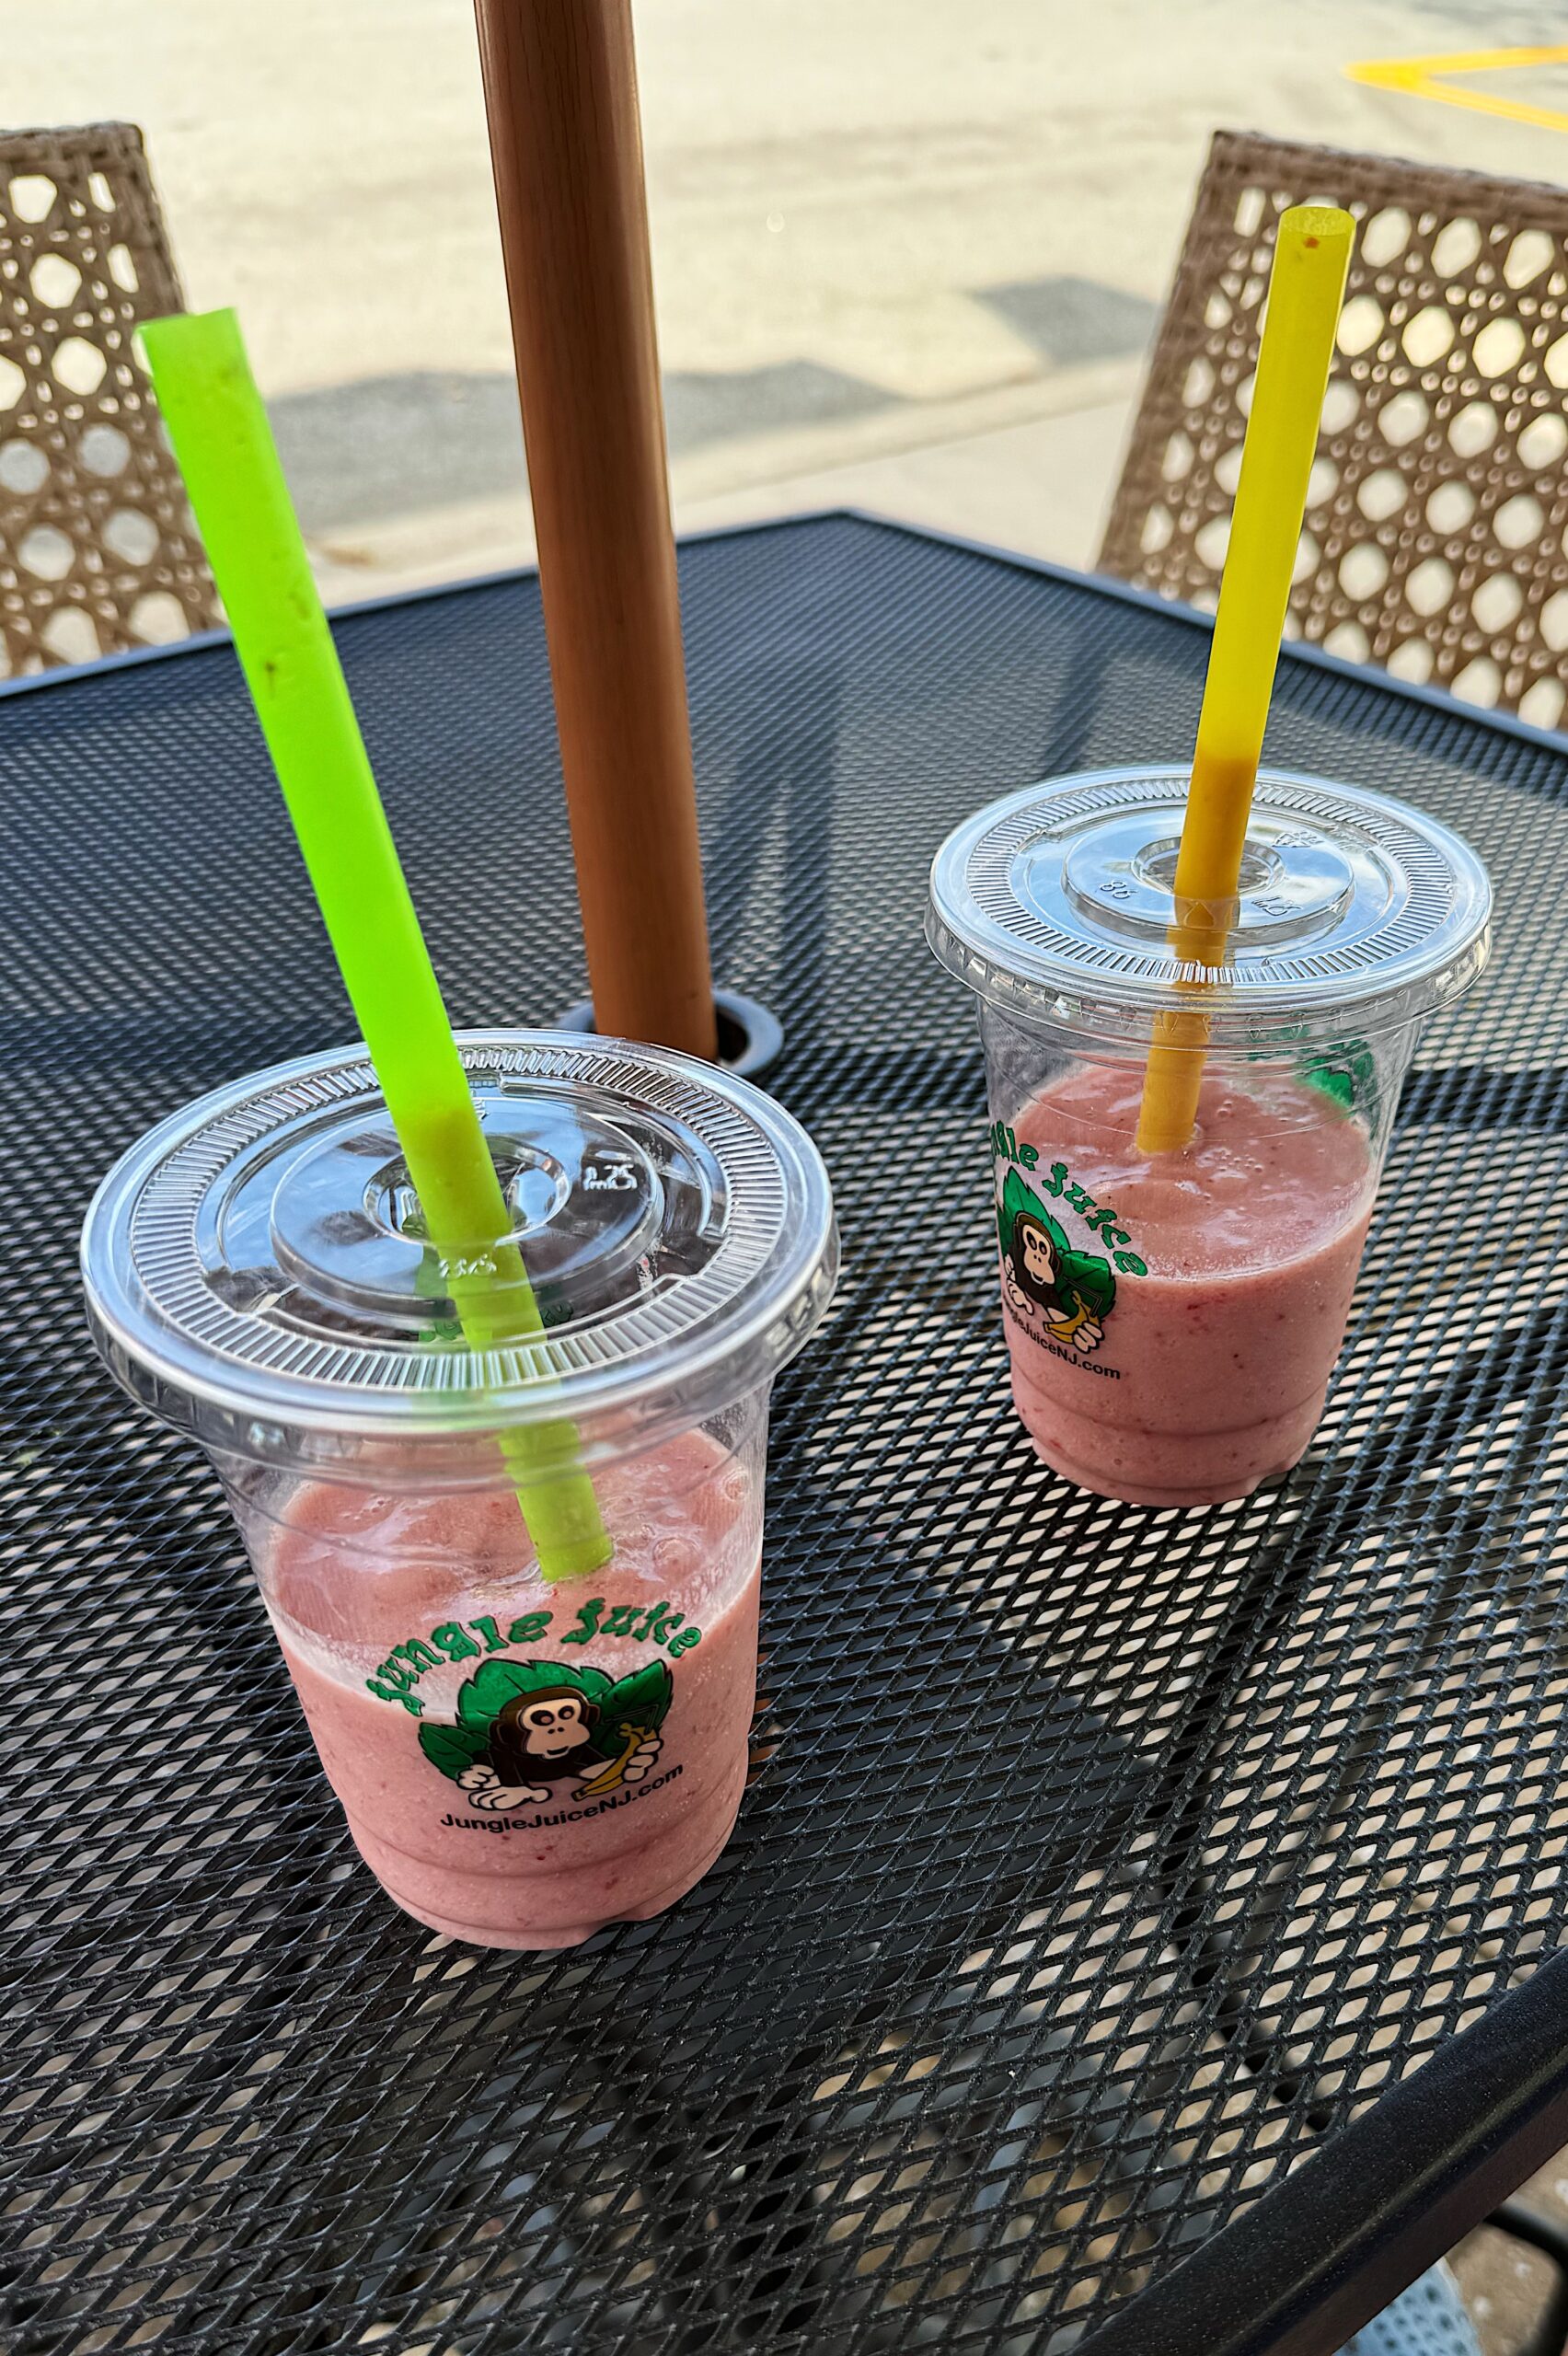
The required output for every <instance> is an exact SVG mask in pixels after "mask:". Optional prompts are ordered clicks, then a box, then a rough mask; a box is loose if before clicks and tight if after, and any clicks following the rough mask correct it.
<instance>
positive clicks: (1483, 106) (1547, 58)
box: [1344, 48, 1568, 131]
mask: <svg viewBox="0 0 1568 2356" xmlns="http://www.w3.org/2000/svg"><path fill="white" fill-rule="evenodd" d="M1563 64H1568V48H1562V49H1462V50H1457V51H1454V52H1452V53H1449V54H1446V55H1444V56H1441V57H1374V58H1368V59H1367V60H1366V63H1365V64H1360V65H1347V66H1346V67H1345V69H1344V70H1345V74H1346V75H1347V76H1348V77H1349V79H1350V80H1351V81H1353V82H1366V83H1369V84H1370V85H1371V87H1373V88H1374V89H1376V90H1402V91H1403V92H1404V93H1405V95H1406V97H1407V98H1435V99H1436V100H1437V102H1438V104H1439V105H1440V106H1447V107H1472V108H1473V109H1474V110H1475V111H1476V113H1477V114H1500V115H1505V116H1506V118H1507V120H1508V121H1510V122H1533V123H1535V124H1537V125H1538V126H1539V128H1541V129H1542V130H1546V131H1568V113H1564V112H1563V111H1562V109H1561V108H1557V107H1532V106H1527V105H1526V104H1525V103H1524V101H1523V100H1522V99H1520V98H1493V97H1492V95H1491V94H1490V92H1488V91H1486V90H1467V89H1464V88H1462V87H1460V86H1459V85H1458V83H1455V82H1450V81H1448V80H1447V78H1446V77H1447V75H1450V74H1493V73H1497V72H1499V71H1500V70H1505V69H1506V70H1513V71H1517V69H1518V68H1519V67H1521V66H1526V65H1563Z"/></svg>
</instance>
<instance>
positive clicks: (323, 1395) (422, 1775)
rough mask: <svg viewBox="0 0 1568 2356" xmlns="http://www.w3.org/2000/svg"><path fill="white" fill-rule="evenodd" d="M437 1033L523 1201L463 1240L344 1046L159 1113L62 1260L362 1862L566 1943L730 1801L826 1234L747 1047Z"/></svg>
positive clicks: (482, 1935)
mask: <svg viewBox="0 0 1568 2356" xmlns="http://www.w3.org/2000/svg"><path fill="white" fill-rule="evenodd" d="M458 1053H459V1055H460V1057H461V1059H462V1062H463V1066H464V1069H465V1071H466V1073H467V1081H468V1086H469V1089H470V1091H471V1092H472V1094H473V1098H474V1106H475V1112H476V1114H477V1116H478V1121H479V1124H480V1126H481V1128H482V1130H483V1134H484V1137H485V1140H486V1143H487V1145H488V1148H489V1150H490V1157H491V1159H492V1160H493V1161H494V1163H495V1170H496V1178H497V1181H498V1183H499V1185H500V1188H501V1200H502V1203H503V1205H504V1207H505V1211H506V1217H507V1219H508V1222H509V1225H508V1230H507V1233H506V1235H505V1236H504V1237H503V1238H490V1237H476V1238H475V1239H474V1245H475V1248H474V1249H473V1250H472V1251H471V1252H470V1251H467V1250H465V1251H463V1252H460V1253H458V1254H457V1255H456V1257H457V1261H458V1263H459V1264H460V1265H456V1266H454V1265H452V1264H451V1261H450V1258H449V1255H448V1254H447V1253H444V1252H442V1251H440V1250H438V1249H437V1248H436V1247H435V1246H434V1245H433V1244H432V1242H430V1240H429V1236H428V1233H427V1221H426V1219H425V1217H424V1213H423V1209H422V1207H421V1204H420V1202H419V1200H418V1198H417V1196H416V1195H415V1192H414V1188H413V1186H412V1184H411V1182H410V1178H409V1166H408V1163H407V1161H406V1160H405V1158H404V1155H403V1152H402V1149H401V1148H400V1146H399V1144H398V1136H397V1133H396V1130H395V1129H394V1128H393V1126H392V1124H391V1121H390V1119H389V1117H388V1114H387V1108H386V1103H385V1101H384V1099H383V1097H382V1095H381V1092H380V1089H379V1087H378V1085H377V1082H376V1079H375V1072H374V1071H373V1070H372V1068H371V1067H370V1065H369V1063H368V1062H367V1061H366V1058H365V1053H364V1050H363V1047H348V1048H340V1049H337V1050H335V1051H333V1052H332V1053H330V1054H328V1055H323V1056H309V1057H302V1058H301V1059H300V1060H299V1061H298V1062H296V1063H293V1064H282V1065H279V1066H278V1067H277V1068H275V1069H273V1070H271V1071H266V1072H259V1073H257V1074H255V1075H254V1076H252V1077H250V1078H248V1079H246V1080H236V1081H234V1082H233V1083H232V1084H231V1085H230V1086H228V1087H226V1088H223V1089H219V1090H217V1091H215V1092H214V1093H213V1095H211V1096H209V1097H205V1098H203V1099H202V1102H201V1103H197V1104H193V1105H189V1106H187V1107H186V1108H185V1109H184V1111H182V1112H179V1113H176V1114H170V1115H169V1117H168V1119H167V1120H166V1121H164V1122H162V1123H161V1124H160V1125H159V1126H158V1127H157V1128H156V1129H154V1130H152V1131H150V1132H149V1134H148V1135H147V1136H146V1137H144V1138H142V1139H141V1140H140V1141H139V1143H138V1144H136V1145H135V1146H133V1148H132V1149H131V1150H130V1151H129V1152H128V1153H126V1154H125V1155H123V1156H122V1157H121V1161H119V1162H117V1163H116V1165H115V1167H114V1168H113V1169H112V1170H111V1171H110V1173H109V1175H108V1177H107V1178H106V1179H105V1180H104V1182H103V1184H102V1185H101V1186H100V1187H99V1189H98V1194H97V1195H96V1196H95V1198H94V1201H93V1206H92V1208H91V1210H90V1211H89V1212H88V1215H87V1221H86V1228H85V1230H84V1232H83V1238H82V1263H83V1273H84V1277H85V1282H86V1295H87V1307H88V1314H89V1317H90V1319H91V1321H92V1326H93V1332H94V1336H95V1339H96V1340H97V1342H98V1347H99V1349H100V1350H101V1352H102V1353H103V1355H104V1357H105V1358H106V1359H107V1361H108V1363H109V1365H110V1368H111V1369H112V1370H113V1372H114V1373H115V1375H116V1376H117V1377H118V1378H119V1380H120V1381H121V1383H123V1384H124V1386H125V1387H126V1389H127V1390H128V1391H129V1392H131V1394H132V1396H133V1398H135V1399H136V1400H138V1401H139V1402H140V1403H142V1404H143V1405H144V1406H145V1407H146V1408H148V1409H149V1410H150V1411H151V1412H152V1413H153V1414H154V1415H157V1416H159V1417H160V1418H161V1419H162V1420H163V1421H164V1422H165V1423H167V1424H168V1425H171V1426H173V1428H174V1429H175V1430H177V1431H179V1432H183V1433H185V1434H186V1435H187V1436H188V1437H190V1438H192V1439H195V1440H196V1441H198V1442H199V1444H200V1445H201V1446H202V1448H203V1449H205V1451H206V1452H207V1454H208V1455H209V1457H210V1458H211V1459H212V1461H213V1465H214V1466H215V1468H216V1470H217V1472H218V1473H219V1475H220V1477H221V1478H222V1481H223V1484H224V1488H225V1494H226V1496H227V1497H228V1500H229V1503H230V1505H231V1507H233V1510H234V1515H235V1519H236V1522H237V1523H238V1525H239V1529H240V1532H241V1534H242V1536H243V1538H244V1540H245V1543H246V1548H247V1551H248V1553H249V1556H250V1561H251V1565H252V1568H253V1569H254V1571H255V1573H256V1578H257V1583H258V1585H259V1588H260V1590H261V1594H262V1599H263V1600H264V1602H265V1603H266V1606H267V1609H268V1611H269V1612H270V1614H271V1621H272V1626H273V1628H274V1630H275V1632H276V1634H277V1637H278V1641H279V1643H280V1644H281V1645H282V1649H283V1655H284V1657H285V1659H286V1660H287V1662H288V1666H289V1669H290V1672H291V1674H292V1676H293V1678H294V1686H295V1690H296V1691H297V1692H298V1694H299V1698H300V1702H301V1703H302V1705H303V1707H304V1710H305V1715H306V1720H307V1722H308V1724H309V1727H310V1731H311V1734H312V1735H313V1737H314V1738H315V1741H316V1748H317V1751H318V1752H319V1754H320V1758H321V1763H322V1765H323V1766H324V1767H325V1769H326V1771H327V1774H328V1778H329V1782H330V1783H331V1785H332V1788H333V1790H334V1792H335V1793H336V1794H337V1796H338V1798H339V1800H340V1802H341V1804H342V1807H343V1811H344V1814H345V1815H346V1817H347V1818H348V1821H349V1829H350V1831H352V1834H353V1838H354V1841H355V1842H356V1843H357V1845H358V1848H359V1851H360V1854H361V1855H362V1856H363V1858H364V1860H365V1862H366V1864H367V1865H369V1866H370V1868H371V1870H372V1871H373V1872H374V1873H375V1876H376V1877H377V1879H378V1880H379V1881H380V1882H381V1884H382V1886H383V1888H385V1889H386V1892H387V1894H388V1895H389V1896H390V1897H391V1898H392V1899H394V1900H396V1901H397V1903H398V1905H399V1906H401V1907H402V1908H403V1909H404V1910H405V1911H407V1912H408V1913H409V1914H411V1915H413V1916H414V1918H415V1919H416V1920H417V1921H418V1922H420V1923H425V1924H427V1925H428V1926H429V1927H430V1928H431V1929H432V1930H436V1931H441V1932H444V1933H446V1934H449V1935H450V1936H452V1937H455V1938H465V1939H470V1940H472V1941H474V1942H475V1943H476V1944H477V1945H478V1946H493V1947H567V1946H575V1945H576V1944H577V1943H578V1941H579V1940H582V1939H585V1938H587V1937H588V1936H589V1934H591V1933H592V1932H594V1931H597V1930H599V1929H600V1928H602V1927H603V1926H604V1925H605V1923H618V1922H628V1921H630V1922H640V1921H642V1920H643V1919H645V1918H646V1917H647V1916H649V1915H653V1914H658V1913H660V1912H661V1911H663V1909H664V1908H665V1907H667V1906H670V1905H673V1904H674V1901H675V1900H676V1899H678V1898H679V1897H681V1895H682V1894H683V1892H685V1891H686V1890H688V1889H689V1888H691V1886H692V1884H693V1883H694V1882H695V1881H697V1880H698V1879H699V1878H700V1877H701V1876H702V1875H703V1874H704V1873H705V1872H706V1871H707V1869H708V1867H709V1865H711V1864H712V1863H713V1860H714V1858H715V1857H716V1856H717V1855H718V1854H719V1852H720V1851H721V1849H722V1848H723V1846H724V1843H725V1842H726V1841H727V1840H728V1839H729V1837H730V1834H731V1831H732V1829H733V1826H734V1822H735V1812H736V1809H737V1808H738V1807H739V1805H740V1800H741V1793H742V1790H743V1788H744V1783H745V1776H746V1753H747V1738H748V1735H749V1732H750V1727H751V1720H752V1713H753V1709H754V1707H755V1695H756V1632H757V1601H758V1595H757V1588H758V1575H759V1563H760V1558H761V1553H762V1508H763V1488H764V1480H765V1474H766V1469H767V1419H768V1405H769V1401H770V1397H771V1393H772V1388H773V1379H774V1377H775V1375H776V1374H777V1373H778V1369H779V1368H780V1367H781V1366H783V1365H785V1364H787V1363H788V1361H789V1360H790V1358H792V1357H794V1356H795V1354H796V1352H797V1351H799V1350H801V1349H803V1348H804V1347H805V1345H806V1344H807V1342H808V1341H809V1340H810V1339H811V1336H812V1334H813V1333H814V1332H815V1330H816V1328H817V1326H818V1325H819V1324H820V1322H821V1321H822V1319H823V1316H824V1313H825V1311H826V1309H827V1305H828V1302H829V1300H830V1299H831V1298H832V1295H833V1287H834V1282H835V1279H836V1275H837V1271H838V1236H837V1229H836V1224H835V1220H834V1216H833V1195H832V1190H831V1188H830V1186H829V1184H828V1177H827V1172H826V1170H825V1169H824V1166H823V1162H822V1157H821V1156H820V1154H819V1153H818V1152H817V1150H816V1149H815V1147H814V1146H813V1144H812V1141H811V1139H810V1138H808V1137H807V1135H806V1133H805V1131H804V1130H803V1129H802V1128H801V1126H800V1124H799V1122H797V1121H795V1120H794V1119H792V1118H791V1116H790V1114H788V1113H787V1112H785V1111H784V1109H783V1107H782V1106H781V1105H779V1104H777V1103H774V1102H773V1100H772V1099H771V1098H770V1097H767V1096H764V1095H763V1094H762V1093H761V1091H760V1090H758V1089H755V1088H753V1087H752V1086H751V1085H750V1084H749V1082H747V1081H746V1080H741V1079H738V1078H736V1077H735V1076H734V1075H732V1074H731V1073H728V1072H723V1071H720V1070H717V1069H715V1068H713V1067H711V1066H709V1065H707V1064H698V1063H696V1062H693V1061H692V1060H691V1059H690V1058H689V1057H686V1056H680V1055H676V1054H674V1053H673V1052H672V1051H670V1050H668V1049H666V1048H663V1047H641V1046H637V1045H629V1044H628V1043H627V1042H626V1041H624V1040H617V1039H604V1038H598V1037H594V1038H583V1037H582V1036H581V1035H580V1034H571V1033H531V1032H526V1031H497V1032H480V1033H471V1034H466V1035H465V1036H464V1037H463V1038H462V1039H461V1040H460V1041H459V1042H458ZM496 1242H504V1243H505V1244H506V1246H507V1249H506V1250H504V1251H500V1252H498V1251H496V1250H494V1249H493V1248H492V1246H493V1245H494V1243H496ZM459 1278H460V1279H461V1283H460V1284H459V1283H458V1281H457V1279H459ZM481 1278H488V1279H489V1282H488V1284H487V1286H486V1288H485V1293H484V1298H483V1314H482V1317H481V1318H480V1320H479V1334H480V1338H479V1339H478V1340H476V1338H475V1336H474V1332H473V1322H472V1321H473V1312H474V1306H475V1302H476V1299H478V1295H477V1291H476V1287H477V1285H478V1281H479V1280H480V1279H481ZM465 1305H466V1310H465ZM481 1343H482V1345H481ZM541 1551H542V1553H543V1558H544V1561H545V1564H546V1566H547V1568H548V1569H550V1570H552V1571H554V1572H555V1573H556V1574H557V1576H554V1577H553V1578H549V1579H547V1578H546V1577H545V1576H543V1575H542V1573H541V1570H540V1567H539V1565H540V1557H541ZM317 1821H318V1822H319V1819H317Z"/></svg>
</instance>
